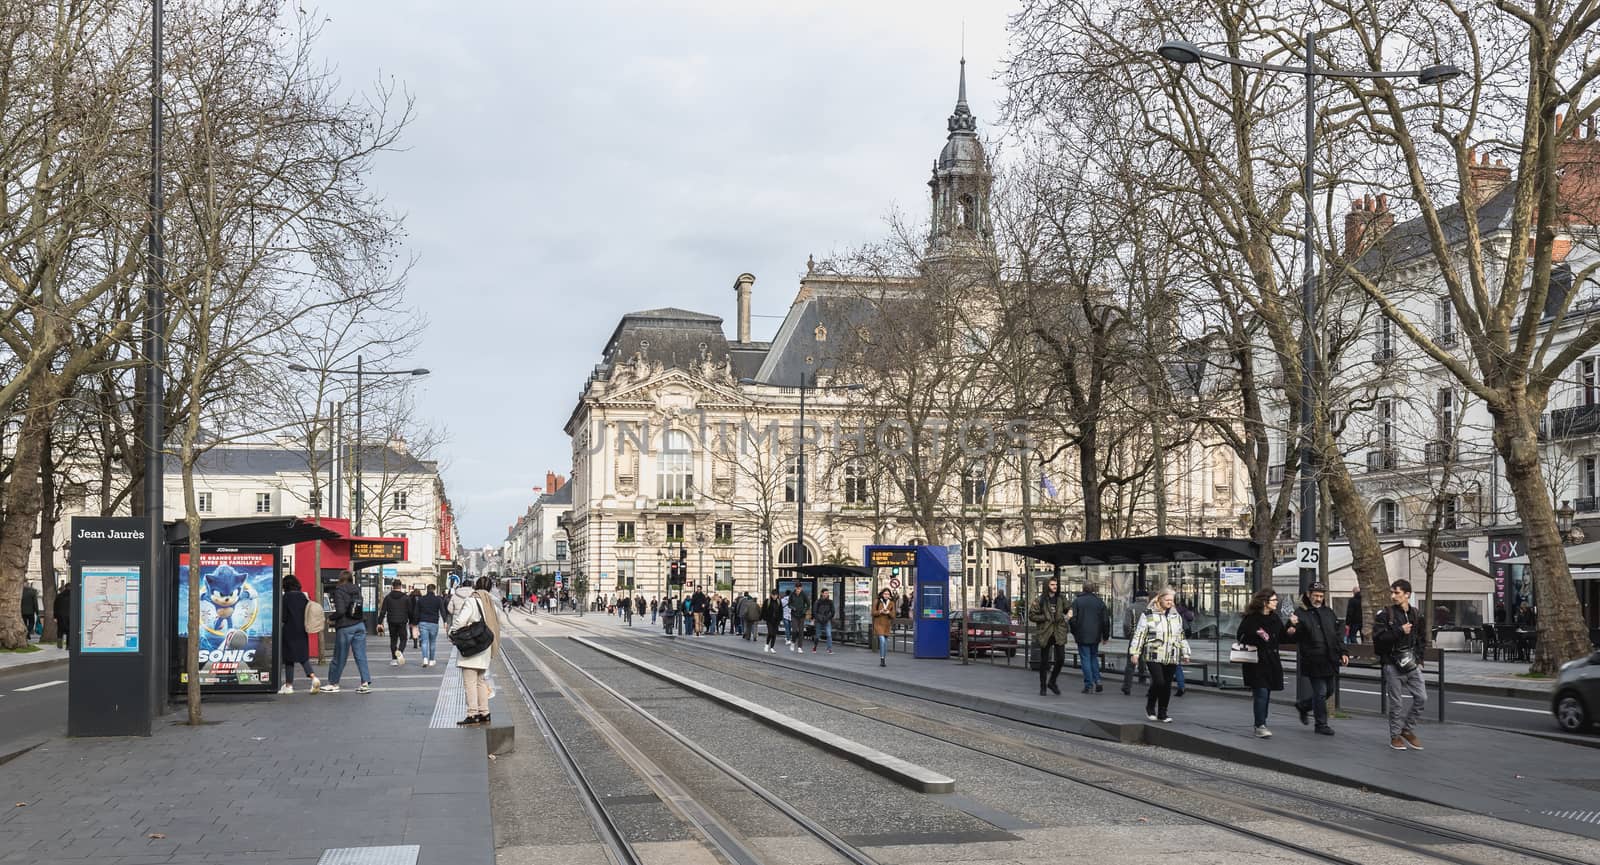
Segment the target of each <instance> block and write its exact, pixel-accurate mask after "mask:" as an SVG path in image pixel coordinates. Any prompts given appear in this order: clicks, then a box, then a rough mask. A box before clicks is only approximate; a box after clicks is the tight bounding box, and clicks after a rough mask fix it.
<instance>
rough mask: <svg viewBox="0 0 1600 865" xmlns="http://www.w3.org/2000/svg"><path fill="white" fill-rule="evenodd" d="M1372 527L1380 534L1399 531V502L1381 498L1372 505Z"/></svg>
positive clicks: (1390, 533)
mask: <svg viewBox="0 0 1600 865" xmlns="http://www.w3.org/2000/svg"><path fill="white" fill-rule="evenodd" d="M1372 528H1373V529H1375V530H1376V531H1377V532H1378V533H1379V534H1382V535H1392V534H1394V533H1395V532H1398V531H1400V503H1399V502H1396V501H1395V500H1394V499H1383V500H1381V501H1379V502H1378V503H1377V504H1376V505H1373V507H1372Z"/></svg>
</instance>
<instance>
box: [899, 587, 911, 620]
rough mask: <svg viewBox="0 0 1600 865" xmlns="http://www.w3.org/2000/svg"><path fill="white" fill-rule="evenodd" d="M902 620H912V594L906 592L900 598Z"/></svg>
mask: <svg viewBox="0 0 1600 865" xmlns="http://www.w3.org/2000/svg"><path fill="white" fill-rule="evenodd" d="M900 618H902V619H909V618H911V593H910V592H906V593H905V594H904V595H901V596H900Z"/></svg>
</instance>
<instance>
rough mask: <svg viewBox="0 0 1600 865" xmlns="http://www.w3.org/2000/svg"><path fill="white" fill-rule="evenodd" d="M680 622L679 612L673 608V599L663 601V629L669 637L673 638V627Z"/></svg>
mask: <svg viewBox="0 0 1600 865" xmlns="http://www.w3.org/2000/svg"><path fill="white" fill-rule="evenodd" d="M677 622H678V611H677V610H676V609H674V608H673V606H672V599H671V598H665V599H663V600H662V601H661V629H662V632H663V633H665V634H666V635H667V636H669V637H670V636H672V626H673V625H675V624H677Z"/></svg>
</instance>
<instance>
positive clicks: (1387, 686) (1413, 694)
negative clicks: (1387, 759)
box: [1313, 664, 1428, 739]
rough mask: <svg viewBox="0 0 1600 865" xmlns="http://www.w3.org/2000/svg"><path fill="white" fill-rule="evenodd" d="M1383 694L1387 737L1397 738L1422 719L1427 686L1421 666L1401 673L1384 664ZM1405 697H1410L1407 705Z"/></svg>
mask: <svg viewBox="0 0 1600 865" xmlns="http://www.w3.org/2000/svg"><path fill="white" fill-rule="evenodd" d="M1313 681H1315V680H1313ZM1383 694H1384V698H1385V699H1387V700H1388V701H1389V738H1391V739H1398V738H1400V734H1401V733H1409V732H1411V729H1412V728H1413V727H1415V726H1416V725H1417V721H1419V720H1421V719H1422V710H1423V709H1424V708H1426V707H1427V705H1428V688H1427V686H1426V685H1425V684H1424V683H1423V681H1422V668H1421V667H1417V668H1416V669H1415V670H1412V671H1411V672H1409V673H1402V672H1400V668H1399V667H1396V666H1395V665H1393V664H1384V665H1383ZM1406 697H1410V698H1411V702H1410V704H1409V705H1407V703H1406V700H1405V698H1406Z"/></svg>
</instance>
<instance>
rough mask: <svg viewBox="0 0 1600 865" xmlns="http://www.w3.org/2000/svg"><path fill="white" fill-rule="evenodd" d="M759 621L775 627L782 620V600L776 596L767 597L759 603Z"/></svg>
mask: <svg viewBox="0 0 1600 865" xmlns="http://www.w3.org/2000/svg"><path fill="white" fill-rule="evenodd" d="M761 621H763V622H766V623H767V625H768V626H769V627H777V625H778V623H779V622H781V621H783V602H782V601H780V600H779V599H777V598H767V599H766V600H765V601H763V602H762V603H761Z"/></svg>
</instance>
